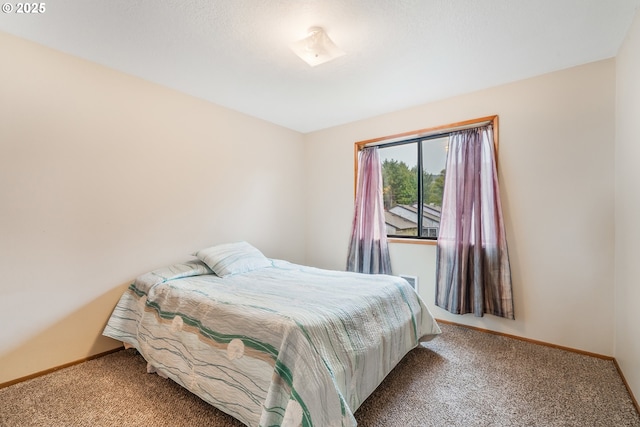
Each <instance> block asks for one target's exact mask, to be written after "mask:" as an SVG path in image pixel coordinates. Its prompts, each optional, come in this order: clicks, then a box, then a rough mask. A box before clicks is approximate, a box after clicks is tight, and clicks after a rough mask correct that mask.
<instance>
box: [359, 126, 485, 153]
mask: <svg viewBox="0 0 640 427" xmlns="http://www.w3.org/2000/svg"><path fill="white" fill-rule="evenodd" d="M492 122H493V120H485V121H482V122H475V123H468V124H465V125H460V126H452V127H447V128H444V129H436V130H432V131H427V132H424V133H416V134H414V135H403V136H399V137H397V138H390V139H385V140H382V141H375V142H370V143H368V144H365V145H364V146H362V147H363V148H364V147H376V146H378V147H379V146H382V145H386V144H393V143H396V142H401V141H406V140H410V139H420V138H431V137H435V136H438V135H444V134H447V133H451V132H456V131H459V130H466V129H473V128H479V127H482V126H486V125H490V124H491V123H492Z"/></svg>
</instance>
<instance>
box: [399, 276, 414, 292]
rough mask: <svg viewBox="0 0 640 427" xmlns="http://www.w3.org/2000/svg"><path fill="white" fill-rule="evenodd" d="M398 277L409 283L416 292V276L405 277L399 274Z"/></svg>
mask: <svg viewBox="0 0 640 427" xmlns="http://www.w3.org/2000/svg"><path fill="white" fill-rule="evenodd" d="M400 277H402V278H403V279H404V280H406V281H407V282H409V284H410V285H411V287H412V288H413V289H415V290H416V292H418V276H407V275H406V274H401V275H400Z"/></svg>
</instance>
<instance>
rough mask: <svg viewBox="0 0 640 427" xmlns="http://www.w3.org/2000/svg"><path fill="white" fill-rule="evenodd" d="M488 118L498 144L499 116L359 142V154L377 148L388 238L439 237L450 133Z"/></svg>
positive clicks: (357, 146)
mask: <svg viewBox="0 0 640 427" xmlns="http://www.w3.org/2000/svg"><path fill="white" fill-rule="evenodd" d="M488 123H493V125H494V126H493V127H494V132H495V133H496V135H494V142H496V143H497V116H491V117H484V118H481V119H476V120H470V121H467V122H460V123H455V124H452V125H447V126H442V127H438V128H434V129H425V130H422V131H416V132H409V133H406V134H402V135H396V136H392V137H385V138H378V139H376V140H370V141H362V142H358V143H356V153H357V151H358V150H359V149H362V148H363V147H365V146H371V145H376V146H377V147H378V153H379V155H380V162H381V163H382V180H383V189H382V191H383V198H384V209H385V224H386V230H387V237H388V238H390V239H393V240H395V239H398V240H395V241H411V240H413V241H415V240H416V239H418V240H420V241H425V242H429V241H433V242H435V241H436V240H437V239H438V234H439V229H440V213H441V210H442V194H443V190H444V181H445V177H446V158H447V149H448V143H449V135H450V134H451V133H453V132H455V131H457V130H462V129H469V128H473V127H479V126H483V125H486V124H488ZM356 158H357V157H356ZM356 168H357V164H356ZM356 172H357V171H356ZM356 176H357V173H356Z"/></svg>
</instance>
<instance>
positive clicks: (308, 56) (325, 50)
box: [291, 27, 344, 67]
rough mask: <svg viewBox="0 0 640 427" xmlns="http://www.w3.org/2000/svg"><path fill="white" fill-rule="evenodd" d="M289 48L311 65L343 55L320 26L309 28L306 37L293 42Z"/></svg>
mask: <svg viewBox="0 0 640 427" xmlns="http://www.w3.org/2000/svg"><path fill="white" fill-rule="evenodd" d="M291 49H292V50H293V51H294V52H295V54H296V55H298V56H299V57H300V58H302V60H304V61H305V62H306V63H307V64H309V65H311V66H312V67H315V66H316V65H320V64H323V63H325V62H327V61H331V60H332V59H335V58H337V57H339V56H342V55H344V52H343V51H342V50H340V48H339V47H338V46H336V45H335V44H334V43H333V41H331V39H330V38H329V36H328V35H327V33H325V32H324V29H322V28H321V27H311V28H309V34H308V35H307V37H305V38H304V39H302V40H299V41H297V42H295V43H293V44H292V45H291Z"/></svg>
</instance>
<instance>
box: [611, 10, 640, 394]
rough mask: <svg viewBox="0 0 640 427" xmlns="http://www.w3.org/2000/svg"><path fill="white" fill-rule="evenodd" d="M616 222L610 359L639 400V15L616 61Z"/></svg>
mask: <svg viewBox="0 0 640 427" xmlns="http://www.w3.org/2000/svg"><path fill="white" fill-rule="evenodd" d="M616 70H617V80H616V82H617V104H616V150H615V166H616V169H615V170H616V173H615V200H616V203H615V212H616V216H615V224H616V232H615V236H616V248H615V250H616V268H615V273H616V293H615V295H616V297H615V301H616V316H615V357H616V360H617V361H618V363H619V365H620V367H621V369H622V371H623V372H624V375H625V378H626V380H627V382H628V383H629V386H630V387H631V389H632V390H633V394H634V395H635V396H636V398H639V397H640V327H639V326H638V325H640V309H639V308H638V303H640V246H639V242H640V222H639V219H640V191H639V189H638V188H639V187H638V184H639V183H640V79H638V76H640V13H639V14H637V15H636V18H635V21H634V23H633V26H632V28H631V31H630V32H629V34H628V36H627V39H626V40H625V42H624V44H623V46H622V49H621V51H620V53H619V54H618V57H617V58H616Z"/></svg>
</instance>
